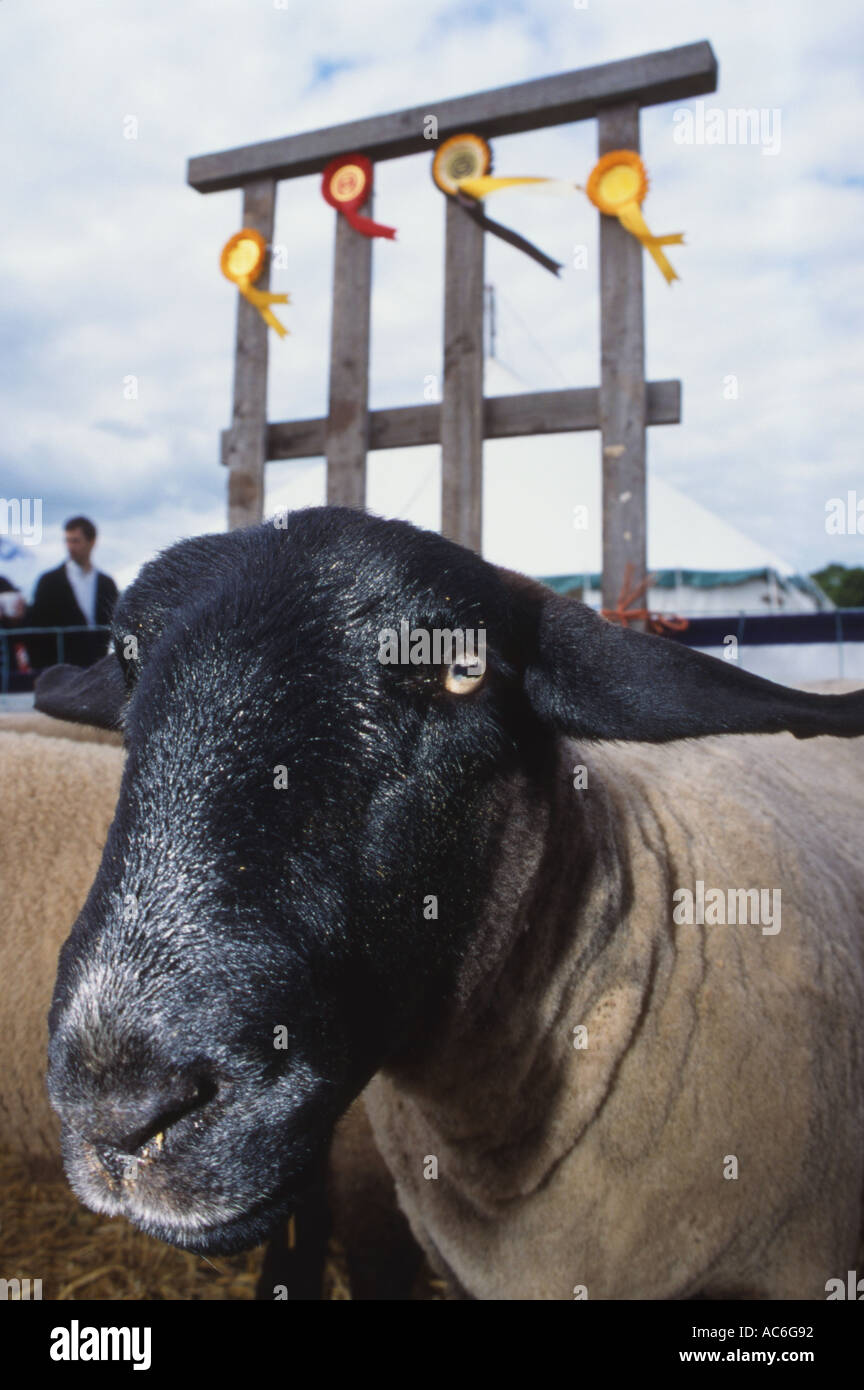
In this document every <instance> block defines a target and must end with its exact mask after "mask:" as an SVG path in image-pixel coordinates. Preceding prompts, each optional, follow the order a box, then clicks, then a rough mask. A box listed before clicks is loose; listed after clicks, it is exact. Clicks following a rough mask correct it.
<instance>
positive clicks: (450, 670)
mask: <svg viewBox="0 0 864 1390" xmlns="http://www.w3.org/2000/svg"><path fill="white" fill-rule="evenodd" d="M485 674H486V672H485V669H484V668H483V667H482V666H481V665H480V663H479V662H472V663H469V662H467V661H454V662H453V663H452V664H451V665H450V666H448V667H447V669H446V671H445V672H444V689H445V690H449V691H450V694H451V695H472V694H473V693H474V691H475V690H479V688H480V686H481V685H482V684H483V677H484V675H485Z"/></svg>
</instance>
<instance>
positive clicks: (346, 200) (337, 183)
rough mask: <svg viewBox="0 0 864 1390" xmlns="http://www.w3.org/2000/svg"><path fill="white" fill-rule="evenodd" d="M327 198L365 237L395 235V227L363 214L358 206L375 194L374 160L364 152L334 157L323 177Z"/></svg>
mask: <svg viewBox="0 0 864 1390" xmlns="http://www.w3.org/2000/svg"><path fill="white" fill-rule="evenodd" d="M321 192H322V194H323V196H324V201H325V202H327V203H329V204H330V206H331V208H335V209H336V211H337V212H341V213H343V214H344V215H345V217H347V219H348V221H349V222H350V223H351V226H352V227H353V228H354V230H355V232H361V233H362V235H363V236H370V237H371V236H386V237H395V235H396V228H395V227H385V226H384V225H383V224H382V223H381V222H374V221H373V220H372V218H371V217H362V216H361V215H360V212H359V211H358V209H360V208H362V206H363V204H364V203H365V202H367V201H368V199H369V197H370V196H371V193H372V161H371V160H369V159H367V158H366V155H365V154H341V155H339V157H338V159H332V160H331V161H330V163H329V164H328V165H327V168H326V169H325V170H324V174H323V176H322V179H321Z"/></svg>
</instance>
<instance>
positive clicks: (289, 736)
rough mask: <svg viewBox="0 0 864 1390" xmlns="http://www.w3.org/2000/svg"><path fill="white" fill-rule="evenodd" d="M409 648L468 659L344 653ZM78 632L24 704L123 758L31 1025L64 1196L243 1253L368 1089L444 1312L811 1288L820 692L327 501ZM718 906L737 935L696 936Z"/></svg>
mask: <svg viewBox="0 0 864 1390" xmlns="http://www.w3.org/2000/svg"><path fill="white" fill-rule="evenodd" d="M403 625H407V626H403ZM444 630H446V631H448V632H453V631H454V630H461V631H466V630H467V631H470V632H480V631H482V633H483V634H484V637H485V642H486V656H485V665H482V664H481V665H480V666H478V665H477V664H476V663H474V664H473V665H471V664H466V663H465V661H464V660H460V659H459V658H458V657H457V659H456V660H455V661H453V660H451V661H449V662H448V661H447V660H446V658H445V659H444V660H443V661H441V660H435V659H430V658H429V655H428V653H427V652H425V651H424V647H423V642H422V641H420V640H419V638H418V643H417V646H416V648H413V647H412V650H414V651H416V653H418V654H419V655H420V656H421V657H422V658H424V659H422V660H421V661H420V662H419V663H418V662H416V661H411V660H409V661H407V662H398V661H397V662H396V663H393V664H391V663H390V662H387V661H382V660H381V659H380V657H381V656H382V653H383V650H384V648H383V645H382V643H383V639H382V633H385V632H396V633H403V632H406V631H407V632H408V633H409V634H411V641H412V643H413V641H414V635H416V634H421V635H422V634H423V633H426V634H427V635H428V634H429V633H434V632H436V631H437V632H441V631H444ZM114 631H115V646H116V648H117V651H118V653H119V655H118V656H117V657H114V656H111V657H108V658H106V659H105V660H104V661H103V662H102V663H100V664H99V665H98V666H96V667H94V668H92V670H90V671H88V672H86V673H81V672H74V671H71V670H69V669H64V668H58V669H57V670H55V671H54V672H52V673H50V674H49V675H48V676H46V677H44V678H43V680H42V682H41V685H40V688H39V692H38V695H37V703H38V704H40V706H41V707H42V708H43V709H45V710H46V711H47V712H49V713H53V714H56V715H59V716H60V717H70V718H76V717H84V718H87V719H90V720H92V721H95V722H99V723H101V724H103V725H104V726H106V727H116V726H122V727H123V730H124V734H125V741H126V745H127V749H128V757H127V763H126V768H125V771H124V775H123V783H122V787H121V791H120V798H119V802H118V808H117V814H116V817H115V820H114V823H113V825H112V828H111V831H110V834H109V837H108V843H107V846H106V849H105V854H104V857H103V860H102V865H101V868H100V870H99V874H98V876H97V879H96V882H95V884H94V886H93V890H92V892H91V894H90V896H89V898H88V900H87V903H86V905H85V907H84V909H83V911H82V913H81V915H80V917H79V919H78V921H77V923H76V925H75V928H74V931H73V933H72V936H71V938H70V940H69V941H68V943H67V945H66V946H65V948H64V950H63V953H62V958H61V963H60V970H59V975H58V980H57V986H56V990H55V995H54V1000H53V1005H52V1011H51V1035H52V1040H51V1048H50V1057H51V1063H50V1077H49V1084H50V1092H51V1098H52V1101H53V1103H54V1105H55V1106H56V1108H57V1110H58V1112H59V1114H60V1115H61V1117H62V1120H63V1135H64V1153H65V1162H66V1170H67V1173H68V1176H69V1179H70V1182H71V1183H72V1186H73V1187H74V1189H75V1191H76V1192H77V1193H78V1194H79V1195H80V1197H81V1198H82V1200H83V1201H84V1202H86V1203H87V1204H88V1205H90V1206H92V1207H94V1208H95V1209H96V1210H99V1211H104V1212H112V1213H114V1212H116V1213H124V1214H125V1215H126V1216H128V1217H129V1219H131V1220H132V1221H134V1222H136V1223H137V1224H139V1225H140V1226H141V1227H142V1228H143V1229H144V1230H146V1231H149V1232H150V1233H152V1234H154V1235H156V1236H159V1237H161V1238H162V1239H164V1240H167V1241H172V1242H174V1243H175V1244H178V1245H181V1246H185V1247H188V1248H191V1249H195V1250H201V1251H205V1252H207V1251H227V1250H233V1249H236V1248H239V1247H243V1246H246V1245H249V1244H251V1243H253V1242H255V1241H259V1240H261V1239H263V1238H264V1236H266V1235H267V1234H268V1232H269V1231H270V1230H271V1229H272V1228H273V1226H274V1225H275V1224H276V1223H277V1222H278V1221H280V1220H281V1219H283V1218H284V1216H285V1215H286V1214H287V1213H288V1212H289V1211H290V1210H291V1208H292V1206H293V1204H294V1203H295V1201H296V1200H297V1199H298V1197H301V1196H302V1194H303V1192H304V1190H306V1189H307V1188H308V1187H309V1186H310V1185H311V1184H314V1182H315V1181H316V1180H317V1179H318V1177H319V1175H320V1171H321V1165H322V1162H323V1155H324V1154H325V1152H326V1146H327V1143H328V1140H329V1137H330V1135H331V1133H332V1130H333V1126H334V1124H335V1122H336V1120H337V1118H338V1116H339V1115H340V1114H341V1113H342V1112H343V1111H344V1110H345V1109H346V1107H347V1106H348V1105H349V1103H350V1102H351V1100H352V1098H353V1097H354V1096H356V1095H357V1094H358V1092H359V1091H360V1090H361V1088H362V1087H364V1086H365V1085H366V1083H367V1082H368V1081H369V1079H370V1078H371V1077H373V1075H374V1077H375V1079H374V1081H373V1082H372V1085H371V1087H370V1090H369V1095H370V1097H371V1101H370V1111H371V1116H372V1120H373V1125H374V1128H375V1132H376V1137H377V1141H378V1144H379V1146H380V1148H381V1150H382V1152H383V1154H384V1156H385V1158H386V1161H387V1164H388V1166H389V1168H390V1169H391V1171H392V1173H393V1174H394V1176H395V1179H396V1183H397V1187H398V1191H399V1197H400V1202H401V1204H402V1206H403V1208H404V1210H405V1212H406V1213H407V1215H408V1218H409V1220H410V1223H411V1226H412V1228H413V1231H414V1233H415V1235H416V1236H417V1238H418V1240H419V1241H420V1243H421V1245H422V1247H423V1248H424V1250H425V1251H426V1252H427V1254H428V1256H429V1258H430V1260H431V1261H432V1263H433V1265H434V1267H435V1268H436V1269H437V1270H439V1271H440V1272H441V1274H442V1275H443V1276H445V1277H446V1278H447V1279H449V1281H450V1283H451V1286H452V1288H453V1289H454V1290H455V1291H456V1292H457V1293H461V1294H462V1295H464V1296H468V1297H474V1298H481V1299H514V1298H535V1299H570V1298H573V1297H574V1291H575V1294H576V1296H577V1297H578V1296H580V1294H581V1293H584V1292H587V1295H588V1296H589V1297H591V1298H680V1297H689V1296H696V1295H701V1296H703V1297H704V1296H707V1297H720V1296H731V1297H748V1296H757V1297H758V1296H762V1297H769V1298H819V1297H824V1288H825V1283H826V1280H827V1279H828V1278H830V1277H832V1276H834V1275H836V1274H838V1273H842V1272H843V1271H844V1270H846V1269H847V1267H851V1265H852V1262H853V1260H854V1259H855V1258H856V1254H857V1250H858V1240H859V1235H860V1230H861V1195H862V1165H864V1144H862V1138H864V1053H862V1044H861V1018H862V1008H864V936H862V931H861V914H862V903H864V865H862V857H861V853H860V823H861V815H862V811H864V791H862V779H861V776H860V766H859V762H860V750H859V749H858V748H857V747H856V746H855V745H853V744H851V743H849V742H846V741H845V740H846V739H848V738H849V737H851V736H858V735H860V734H862V733H864V696H862V694H861V693H860V692H857V693H854V694H850V695H844V696H835V697H831V696H822V695H817V694H812V693H802V692H799V691H793V690H787V689H785V688H783V687H781V686H777V685H774V684H772V683H770V682H767V681H764V680H761V679H759V678H757V677H754V676H752V675H748V674H746V673H743V672H741V671H739V670H738V669H736V668H735V666H734V665H733V664H732V663H727V662H721V661H716V660H713V659H712V658H709V657H705V656H703V655H700V654H698V653H696V652H693V651H690V650H688V649H686V648H684V647H682V646H679V645H677V644H674V643H670V642H668V641H666V640H664V639H662V638H656V637H649V636H644V635H642V634H639V633H636V632H633V631H628V630H625V629H622V628H618V627H615V626H612V625H610V624H608V623H606V622H605V621H604V620H602V619H601V618H599V617H597V616H596V615H595V614H593V613H592V612H590V611H589V610H588V609H586V608H585V607H584V606H583V605H581V604H579V603H576V602H574V601H572V600H569V599H562V598H558V597H556V596H555V595H554V594H552V593H550V592H549V591H548V590H545V589H544V588H542V587H541V586H538V585H536V584H533V583H531V582H530V581H526V580H524V579H522V578H521V577H519V576H516V575H512V574H509V573H507V572H503V571H499V570H496V569H495V568H493V567H492V566H491V565H489V564H487V563H486V562H484V561H483V560H481V559H479V558H478V557H477V556H475V555H473V554H471V553H469V552H467V551H465V550H463V549H461V548H460V547H458V546H456V545H453V544H451V543H449V542H447V541H446V540H444V539H442V538H441V537H439V536H436V535H433V534H430V533H427V532H421V531H418V530H416V529H415V528H413V527H410V526H408V525H406V524H404V523H398V522H386V521H382V520H380V519H376V518H373V517H370V516H368V515H364V514H362V513H360V512H354V511H348V510H343V509H340V508H322V509H313V510H310V511H307V512H301V513H295V514H293V515H290V516H289V517H287V518H286V519H283V521H282V524H277V525H264V526H260V527H256V528H252V529H249V530H247V531H239V532H233V533H231V534H228V535H220V536H209V537H202V538H200V539H197V540H193V541H189V542H185V543H183V544H181V545H178V546H175V547H174V548H173V549H171V550H170V551H168V552H166V553H165V554H163V555H162V556H161V557H160V558H158V559H157V560H156V561H154V562H153V563H152V564H150V565H148V566H146V567H145V569H144V570H143V571H142V573H141V575H140V577H139V578H138V580H137V581H136V582H135V583H134V584H133V585H132V586H131V588H130V589H129V590H128V591H127V593H126V595H125V596H124V598H123V599H122V601H121V603H120V606H119V608H118V611H117V614H116V618H115V624H114ZM129 637H134V638H135V642H134V643H129V642H128V641H126V640H124V639H128V638H129ZM136 648H137V654H136V655H134V656H130V655H129V654H128V652H129V651H130V649H131V650H132V651H135V650H136ZM124 653H125V654H124ZM783 730H786V731H790V732H791V733H793V734H795V735H796V736H797V738H798V739H812V740H813V741H810V742H806V743H801V742H796V740H795V739H793V738H791V737H788V735H786V736H783V735H782V734H781V731H783ZM717 734H725V735H738V736H739V737H732V738H726V739H716V740H715V739H711V738H707V737H706V736H710V735H717ZM752 734H756V735H759V737H746V735H752ZM767 734H781V736H780V737H777V738H767V737H764V735H767ZM741 735H744V736H745V737H740V736H741ZM815 735H834V736H836V737H835V738H818V739H814V737H813V736H815ZM694 739H699V740H703V741H701V742H698V743H694V742H681V740H694ZM841 739H842V740H843V741H840V740H841ZM621 741H626V744H625V743H622V742H621ZM667 743H668V744H670V746H668V747H652V746H646V745H652V744H667ZM639 744H641V745H643V746H638V745H639ZM628 745H629V746H628ZM700 884H701V885H703V887H702V889H701V890H700V887H699V885H700ZM750 889H757V890H759V892H757V893H756V897H755V904H756V908H757V909H758V906H759V903H760V901H761V902H764V901H765V900H764V899H760V896H759V893H760V892H762V891H763V890H764V892H765V893H766V894H767V895H768V908H767V909H766V913H765V915H763V917H762V919H761V921H762V925H760V924H759V919H758V916H757V920H756V922H755V923H754V922H753V921H752V920H751V921H750V922H749V923H747V924H742V925H719V921H720V920H722V919H721V918H719V916H718V909H717V902H718V900H719V896H722V897H723V900H724V901H725V900H726V895H727V894H728V893H733V892H734V891H735V890H750ZM777 889H780V890H781V892H782V929H780V930H776V928H777V927H779V926H781V922H780V918H779V916H778V909H779V901H778V899H777V898H776V896H775V897H771V893H772V892H774V890H777ZM700 891H701V895H702V896H701V899H700ZM682 893H685V894H686V893H690V895H691V901H700V902H701V903H702V909H703V918H702V921H700V920H699V913H698V910H697V915H696V919H695V920H694V921H693V922H692V924H691V923H687V922H686V921H682V919H681V918H680V916H678V917H676V916H674V915H673V914H675V913H676V904H680V902H681V896H680V895H681V894H682ZM714 893H716V894H717V895H718V897H717V898H715V897H709V895H710V894H714ZM706 901H710V903H711V907H712V910H713V917H712V916H709V915H708V912H707V910H704V907H705V902H706ZM744 901H745V902H750V905H751V906H752V905H753V902H752V900H750V899H748V898H746V897H745V898H744ZM730 902H731V899H730ZM703 922H704V923H707V925H703ZM715 923H717V924H716V925H715Z"/></svg>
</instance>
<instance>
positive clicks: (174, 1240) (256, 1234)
mask: <svg viewBox="0 0 864 1390" xmlns="http://www.w3.org/2000/svg"><path fill="white" fill-rule="evenodd" d="M294 1206H295V1204H294V1202H292V1201H280V1202H276V1203H273V1204H272V1205H270V1204H262V1205H260V1206H258V1207H256V1208H255V1210H254V1211H252V1212H249V1213H247V1214H245V1215H239V1216H235V1217H233V1218H232V1219H231V1220H229V1221H222V1222H218V1223H216V1224H215V1225H212V1226H201V1227H194V1228H183V1227H178V1226H173V1225H169V1224H166V1223H165V1221H164V1219H163V1218H161V1217H160V1216H158V1215H154V1216H153V1217H152V1218H150V1219H146V1218H143V1217H138V1216H136V1217H134V1218H131V1219H133V1220H134V1224H135V1225H136V1226H137V1227H138V1228H139V1229H140V1230H142V1231H143V1232H144V1233H145V1235H148V1236H153V1237H154V1238H155V1239H156V1240H162V1241H164V1242H165V1243H166V1245H175V1246H177V1247H178V1249H180V1250H189V1251H191V1252H192V1254H195V1255H236V1254H238V1253H239V1252H240V1251H242V1250H251V1249H252V1248H253V1247H254V1246H256V1245H261V1244H263V1242H264V1241H266V1240H268V1239H269V1238H270V1236H272V1235H273V1234H274V1233H275V1232H276V1230H277V1229H278V1228H279V1227H280V1226H281V1225H282V1224H284V1223H285V1222H286V1221H287V1220H288V1218H289V1217H290V1216H291V1214H292V1212H293V1211H294Z"/></svg>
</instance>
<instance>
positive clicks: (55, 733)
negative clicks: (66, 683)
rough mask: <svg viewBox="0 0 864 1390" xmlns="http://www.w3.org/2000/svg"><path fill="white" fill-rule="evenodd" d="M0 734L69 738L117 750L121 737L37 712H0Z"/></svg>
mask: <svg viewBox="0 0 864 1390" xmlns="http://www.w3.org/2000/svg"><path fill="white" fill-rule="evenodd" d="M0 734H41V735H42V737H43V738H71V739H75V740H77V741H78V742H83V743H110V744H115V745H116V746H117V747H118V748H119V747H120V745H121V744H122V742H123V735H122V734H121V733H119V732H118V733H115V732H114V730H113V729H96V728H94V727H93V725H92V724H72V723H70V722H69V721H68V720H66V719H53V718H52V717H51V715H50V714H42V713H41V712H40V711H39V710H35V709H29V710H20V711H6V712H2V711H0Z"/></svg>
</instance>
